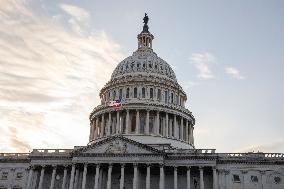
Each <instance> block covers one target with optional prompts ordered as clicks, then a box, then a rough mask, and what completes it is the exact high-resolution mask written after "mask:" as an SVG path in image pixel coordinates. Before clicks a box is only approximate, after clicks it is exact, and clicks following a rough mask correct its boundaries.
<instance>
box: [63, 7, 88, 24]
mask: <svg viewBox="0 0 284 189" xmlns="http://www.w3.org/2000/svg"><path fill="white" fill-rule="evenodd" d="M60 7H61V9H62V10H64V11H65V12H66V13H67V14H69V15H71V16H72V17H74V18H75V19H76V20H78V21H86V20H88V19H89V18H90V13H89V12H88V11H86V10H85V9H83V8H81V7H77V6H75V5H70V4H61V5H60Z"/></svg>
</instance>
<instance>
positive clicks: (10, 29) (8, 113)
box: [0, 0, 123, 152]
mask: <svg viewBox="0 0 284 189" xmlns="http://www.w3.org/2000/svg"><path fill="white" fill-rule="evenodd" d="M1 3H2V5H3V6H2V5H1V6H0V47H1V48H0V56H1V59H0V115H1V116H0V151H8V152H10V151H28V150H29V149H30V148H35V147H48V148H51V147H53V148H58V147H63V148H64V147H72V146H73V145H84V144H86V143H87V139H88V132H89V129H88V127H89V120H88V114H89V113H90V111H91V110H92V108H93V107H94V106H95V105H96V104H97V103H98V102H99V99H98V90H99V89H100V88H101V87H102V86H103V85H104V83H105V82H106V80H108V79H109V77H110V74H111V72H112V70H113V69H114V67H115V65H116V63H117V62H118V61H119V60H121V59H122V57H123V56H122V54H121V52H120V46H119V45H118V44H117V43H115V42H114V41H113V40H112V39H111V38H110V37H109V36H108V35H107V34H106V33H104V32H98V33H90V32H89V33H88V32H85V33H84V35H82V34H80V35H79V34H78V33H75V32H72V31H71V30H68V28H64V27H63V26H62V25H60V24H59V23H58V22H56V21H54V20H53V19H52V18H49V17H46V16H43V15H38V14H36V13H34V12H33V11H32V10H31V9H30V8H29V2H28V1H25V2H22V1H13V0H9V1H8V0H7V1H1ZM61 6H62V5H61ZM63 7H64V9H65V10H66V11H68V12H69V14H70V15H72V16H73V17H76V18H77V19H78V21H79V20H82V19H86V18H88V17H89V14H88V13H86V12H85V11H84V10H83V9H77V8H75V7H72V6H67V5H64V6H63ZM80 29H81V30H83V29H84V28H82V27H81V28H80ZM77 133H81V134H80V135H78V134H77Z"/></svg>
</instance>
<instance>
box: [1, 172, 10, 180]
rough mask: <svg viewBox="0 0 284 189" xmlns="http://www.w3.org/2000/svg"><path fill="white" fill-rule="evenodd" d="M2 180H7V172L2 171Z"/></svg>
mask: <svg viewBox="0 0 284 189" xmlns="http://www.w3.org/2000/svg"><path fill="white" fill-rule="evenodd" d="M1 179H2V180H7V179H8V172H3V173H2V176H1Z"/></svg>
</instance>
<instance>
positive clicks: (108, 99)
mask: <svg viewBox="0 0 284 189" xmlns="http://www.w3.org/2000/svg"><path fill="white" fill-rule="evenodd" d="M108 100H110V92H108Z"/></svg>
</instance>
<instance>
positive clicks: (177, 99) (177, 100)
mask: <svg viewBox="0 0 284 189" xmlns="http://www.w3.org/2000/svg"><path fill="white" fill-rule="evenodd" d="M178 102H179V98H178V95H176V105H178Z"/></svg>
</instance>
